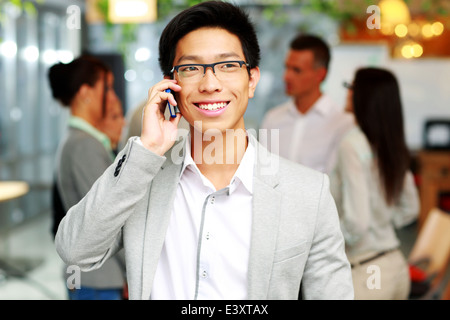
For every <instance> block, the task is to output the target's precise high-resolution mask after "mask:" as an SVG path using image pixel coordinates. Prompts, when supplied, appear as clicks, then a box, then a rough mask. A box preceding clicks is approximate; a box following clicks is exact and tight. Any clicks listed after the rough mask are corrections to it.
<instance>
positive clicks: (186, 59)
mask: <svg viewBox="0 0 450 320" xmlns="http://www.w3.org/2000/svg"><path fill="white" fill-rule="evenodd" d="M228 58H239V59H242V58H241V56H240V55H238V54H237V53H235V52H225V53H221V54H218V55H216V56H215V58H214V59H216V60H217V61H220V60H221V59H228ZM202 59H203V58H202V57H201V56H198V55H185V56H181V57H180V58H178V59H177V61H175V65H178V64H181V63H200V62H199V61H201V60H202Z"/></svg>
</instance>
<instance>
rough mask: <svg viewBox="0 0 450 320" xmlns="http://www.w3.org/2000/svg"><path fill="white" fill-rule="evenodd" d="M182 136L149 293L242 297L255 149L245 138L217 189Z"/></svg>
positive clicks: (170, 296)
mask: <svg viewBox="0 0 450 320" xmlns="http://www.w3.org/2000/svg"><path fill="white" fill-rule="evenodd" d="M186 141H187V145H186V158H185V161H184V164H183V168H182V171H181V176H180V181H179V183H178V186H177V191H176V196H175V201H174V206H173V209H172V215H171V220H170V223H169V227H168V230H167V234H166V238H165V241H164V246H163V249H162V252H161V257H160V260H159V262H158V267H157V270H156V274H155V280H154V283H153V288H152V294H151V299H153V300H159V299H165V300H166V299H167V300H175V299H178V300H192V299H221V300H222V299H230V300H234V299H239V300H242V299H246V298H247V268H248V261H249V250H250V237H251V225H252V181H253V165H254V162H255V154H254V153H255V149H254V147H253V146H252V145H251V144H250V143H249V144H248V147H247V150H246V152H245V154H244V157H243V158H242V160H241V163H240V165H239V167H238V169H237V171H236V173H235V175H234V176H233V178H232V179H231V182H230V184H229V185H228V186H227V187H226V188H223V189H221V190H216V189H215V188H214V186H213V184H212V183H211V182H210V181H209V180H208V179H207V178H206V177H205V176H204V175H203V174H202V173H201V172H200V170H199V169H198V167H197V165H196V164H195V163H194V161H193V159H192V157H191V153H190V141H189V139H186Z"/></svg>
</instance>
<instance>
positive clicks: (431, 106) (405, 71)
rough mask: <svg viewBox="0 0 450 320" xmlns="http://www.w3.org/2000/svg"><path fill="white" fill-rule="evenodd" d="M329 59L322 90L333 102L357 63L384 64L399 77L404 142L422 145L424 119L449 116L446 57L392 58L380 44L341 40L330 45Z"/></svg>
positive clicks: (414, 146)
mask: <svg viewBox="0 0 450 320" xmlns="http://www.w3.org/2000/svg"><path fill="white" fill-rule="evenodd" d="M332 57H333V58H332V61H331V66H330V72H329V75H328V79H327V81H326V83H325V84H324V90H325V91H326V92H327V93H329V94H330V95H331V96H332V97H333V99H335V101H336V102H338V103H340V104H341V105H343V104H344V103H345V95H346V90H345V88H343V87H342V82H343V81H351V80H352V79H353V74H354V72H355V70H356V69H357V68H358V67H361V66H379V67H384V68H387V69H389V70H391V71H392V72H394V74H395V75H396V76H397V79H398V81H399V85H400V90H401V96H402V103H403V110H404V117H405V130H406V137H407V143H408V146H409V147H410V148H411V149H412V150H417V149H420V148H421V147H422V142H423V141H422V134H423V125H424V122H425V121H426V119H429V118H438V119H443V118H446V119H450V59H439V58H433V59H431V58H421V59H415V60H407V59H393V58H391V57H390V55H389V52H388V48H387V47H386V46H384V45H356V44H347V45H345V44H342V45H338V46H335V47H333V50H332Z"/></svg>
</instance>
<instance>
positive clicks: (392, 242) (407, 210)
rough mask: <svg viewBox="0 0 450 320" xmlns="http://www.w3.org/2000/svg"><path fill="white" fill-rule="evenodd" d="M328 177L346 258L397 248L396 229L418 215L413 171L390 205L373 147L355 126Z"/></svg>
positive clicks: (344, 139) (339, 149)
mask: <svg viewBox="0 0 450 320" xmlns="http://www.w3.org/2000/svg"><path fill="white" fill-rule="evenodd" d="M330 181H331V185H330V188H331V192H332V194H333V197H334V198H335V200H336V206H337V209H338V212H339V219H340V222H341V229H342V233H343V235H344V238H345V242H346V252H347V256H348V258H349V259H353V258H355V257H357V256H362V255H371V254H375V253H378V252H382V251H385V250H388V249H393V248H397V247H398V246H399V245H400V242H399V240H398V238H397V235H396V233H395V229H396V228H401V227H404V226H405V225H407V224H410V223H412V222H413V221H414V220H415V219H417V217H418V214H419V207H420V203H419V195H418V191H417V188H416V185H415V183H414V178H413V175H412V173H411V172H410V171H408V172H407V174H406V175H405V178H404V184H403V190H402V193H401V196H400V198H399V199H398V201H397V202H396V203H395V204H393V205H389V204H388V203H387V202H386V199H385V196H384V187H383V185H382V183H381V180H380V178H379V174H378V168H377V164H376V158H375V156H374V154H373V151H372V148H371V147H370V144H369V142H368V140H367V138H366V136H365V135H364V133H363V132H362V131H361V129H360V128H359V127H357V126H355V127H354V128H353V129H351V130H349V131H348V133H347V134H346V135H345V136H344V137H343V138H342V141H341V143H340V145H339V148H338V152H337V161H336V167H335V168H334V169H333V170H332V173H331V175H330Z"/></svg>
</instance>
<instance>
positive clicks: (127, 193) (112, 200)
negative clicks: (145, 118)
mask: <svg viewBox="0 0 450 320" xmlns="http://www.w3.org/2000/svg"><path fill="white" fill-rule="evenodd" d="M136 139H137V138H131V139H130V140H129V141H128V143H127V145H126V146H125V148H124V149H123V150H122V151H121V152H120V153H119V155H118V156H117V157H116V160H115V161H114V163H113V164H112V165H111V166H109V167H108V169H107V170H106V171H105V172H104V173H103V175H102V176H101V177H100V178H99V179H98V180H97V181H96V182H95V183H94V185H93V186H92V188H91V189H90V190H89V192H88V193H87V194H86V196H85V197H84V198H83V199H82V200H81V201H80V202H78V203H77V204H76V205H74V206H73V207H72V208H70V210H69V211H68V213H67V215H66V216H65V217H64V219H63V220H62V221H61V223H60V225H59V228H58V231H57V234H56V238H55V244H56V250H57V252H58V254H59V255H60V257H61V259H62V260H63V261H64V262H65V263H66V264H68V265H72V264H73V265H78V266H79V267H80V268H81V271H85V272H86V271H90V270H94V269H98V268H99V267H100V266H101V265H102V264H103V263H104V262H105V261H106V260H107V259H108V258H109V257H111V256H112V255H114V254H115V253H116V252H117V251H118V250H119V249H120V248H121V245H122V239H121V230H122V227H123V225H124V224H125V222H126V221H127V219H128V218H129V216H130V215H131V214H132V213H133V207H134V205H135V204H136V203H137V202H138V201H139V200H141V199H142V198H143V197H144V196H145V194H146V192H147V191H148V188H149V187H150V185H151V182H152V180H153V178H154V177H155V175H156V174H157V173H158V171H159V170H160V168H161V165H162V164H163V162H164V161H165V157H161V156H158V155H156V154H154V153H152V152H150V151H149V150H147V149H145V148H144V147H143V146H142V145H140V144H139V143H137V142H136V141H135V140H136Z"/></svg>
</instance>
